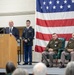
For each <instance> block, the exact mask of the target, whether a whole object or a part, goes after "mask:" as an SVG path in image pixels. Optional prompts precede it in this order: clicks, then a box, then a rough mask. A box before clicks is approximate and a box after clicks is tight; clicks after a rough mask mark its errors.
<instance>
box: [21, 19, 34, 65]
mask: <svg viewBox="0 0 74 75" xmlns="http://www.w3.org/2000/svg"><path fill="white" fill-rule="evenodd" d="M30 23H31V22H30V20H27V21H26V27H25V28H24V31H23V34H22V38H23V42H24V55H25V63H24V64H23V65H26V64H28V58H29V65H31V64H32V46H33V39H34V29H33V28H32V27H31V26H30Z"/></svg>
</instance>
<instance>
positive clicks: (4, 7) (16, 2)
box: [0, 0, 35, 27]
mask: <svg viewBox="0 0 74 75" xmlns="http://www.w3.org/2000/svg"><path fill="white" fill-rule="evenodd" d="M27 19H29V20H31V25H32V26H33V27H35V0H0V27H8V22H9V21H10V20H13V21H14V24H15V25H14V26H15V27H21V26H24V25H25V21H26V20H27Z"/></svg>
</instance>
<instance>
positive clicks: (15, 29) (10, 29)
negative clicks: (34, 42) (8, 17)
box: [5, 21, 19, 39]
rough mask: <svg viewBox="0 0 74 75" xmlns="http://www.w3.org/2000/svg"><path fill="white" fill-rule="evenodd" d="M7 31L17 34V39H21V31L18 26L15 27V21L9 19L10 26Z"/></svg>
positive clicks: (7, 32)
mask: <svg viewBox="0 0 74 75" xmlns="http://www.w3.org/2000/svg"><path fill="white" fill-rule="evenodd" d="M5 33H6V34H12V35H14V36H15V38H16V39H19V31H18V29H17V28H15V27H14V22H13V21H9V27H7V28H6V30H5Z"/></svg>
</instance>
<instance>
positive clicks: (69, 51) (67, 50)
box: [60, 33, 74, 68]
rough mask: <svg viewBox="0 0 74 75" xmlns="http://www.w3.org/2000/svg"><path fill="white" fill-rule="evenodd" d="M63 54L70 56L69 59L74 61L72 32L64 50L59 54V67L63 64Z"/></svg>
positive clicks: (73, 36)
mask: <svg viewBox="0 0 74 75" xmlns="http://www.w3.org/2000/svg"><path fill="white" fill-rule="evenodd" d="M65 56H71V61H74V33H72V38H70V40H69V41H68V44H67V46H66V48H65V51H63V52H62V54H61V66H60V68H64V67H65V66H64V64H65Z"/></svg>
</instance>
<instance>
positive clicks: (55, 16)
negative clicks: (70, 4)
mask: <svg viewBox="0 0 74 75" xmlns="http://www.w3.org/2000/svg"><path fill="white" fill-rule="evenodd" d="M36 17H37V18H39V19H42V20H59V19H72V18H73V19H74V11H71V12H60V13H40V12H36Z"/></svg>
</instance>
